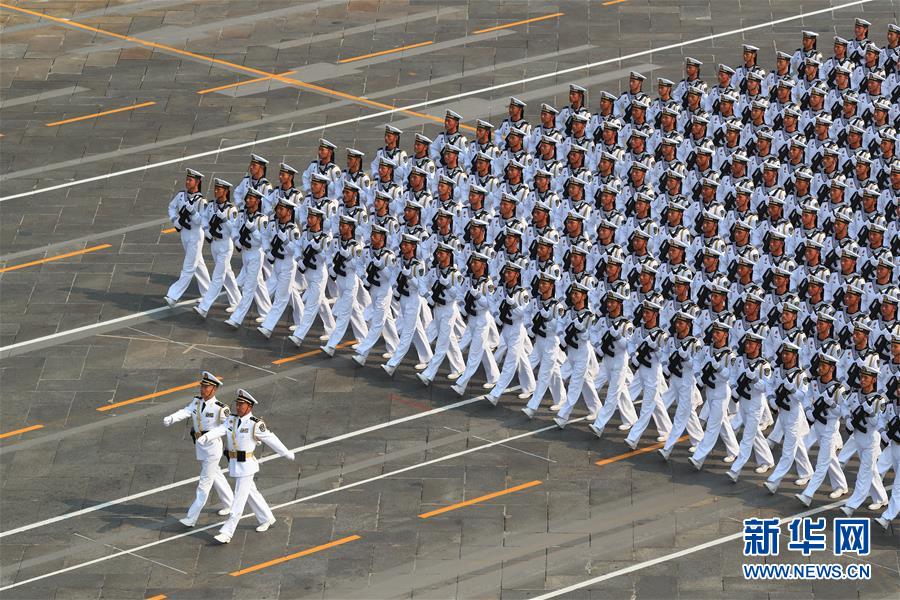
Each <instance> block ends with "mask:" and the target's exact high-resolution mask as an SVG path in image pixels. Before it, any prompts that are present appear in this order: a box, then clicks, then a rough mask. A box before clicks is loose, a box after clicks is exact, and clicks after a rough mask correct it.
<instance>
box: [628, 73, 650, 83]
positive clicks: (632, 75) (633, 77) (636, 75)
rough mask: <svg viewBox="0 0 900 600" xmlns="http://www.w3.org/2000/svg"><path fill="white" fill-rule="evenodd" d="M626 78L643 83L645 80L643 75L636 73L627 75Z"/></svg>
mask: <svg viewBox="0 0 900 600" xmlns="http://www.w3.org/2000/svg"><path fill="white" fill-rule="evenodd" d="M628 77H629V78H630V79H637V80H639V81H644V80H645V79H647V77H646V76H645V75H643V74H642V73H638V72H637V71H632V72H631V73H629V74H628Z"/></svg>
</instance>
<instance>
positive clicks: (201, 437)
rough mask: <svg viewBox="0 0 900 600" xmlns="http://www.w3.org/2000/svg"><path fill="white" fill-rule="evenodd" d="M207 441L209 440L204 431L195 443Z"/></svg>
mask: <svg viewBox="0 0 900 600" xmlns="http://www.w3.org/2000/svg"><path fill="white" fill-rule="evenodd" d="M208 441H209V438H208V437H206V434H205V433H204V434H203V435H201V436H200V437H198V438H197V443H198V444H205V443H206V442H208Z"/></svg>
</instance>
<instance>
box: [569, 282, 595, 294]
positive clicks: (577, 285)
mask: <svg viewBox="0 0 900 600" xmlns="http://www.w3.org/2000/svg"><path fill="white" fill-rule="evenodd" d="M572 292H579V293H581V294H589V293H590V292H591V288H590V286H588V285H587V282H586V281H577V280H576V281H573V282H572V285H570V286H569V293H570V294H571V293H572Z"/></svg>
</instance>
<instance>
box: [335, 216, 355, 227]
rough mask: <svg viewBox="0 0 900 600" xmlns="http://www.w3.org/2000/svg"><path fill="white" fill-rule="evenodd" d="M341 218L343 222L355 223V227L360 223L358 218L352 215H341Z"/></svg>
mask: <svg viewBox="0 0 900 600" xmlns="http://www.w3.org/2000/svg"><path fill="white" fill-rule="evenodd" d="M339 220H340V222H341V223H346V224H347V225H353V226H354V227H356V226H357V225H358V224H359V223H358V222H357V220H356V219H355V218H354V217H352V216H350V215H341V218H340V219H339Z"/></svg>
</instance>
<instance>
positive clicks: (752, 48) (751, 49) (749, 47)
mask: <svg viewBox="0 0 900 600" xmlns="http://www.w3.org/2000/svg"><path fill="white" fill-rule="evenodd" d="M743 50H744V52H752V53H754V54H756V53H757V52H759V48H757V47H756V46H753V45H752V44H744V45H743Z"/></svg>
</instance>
